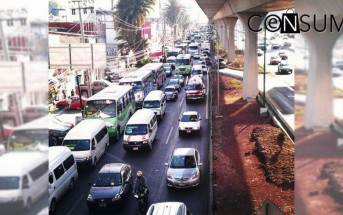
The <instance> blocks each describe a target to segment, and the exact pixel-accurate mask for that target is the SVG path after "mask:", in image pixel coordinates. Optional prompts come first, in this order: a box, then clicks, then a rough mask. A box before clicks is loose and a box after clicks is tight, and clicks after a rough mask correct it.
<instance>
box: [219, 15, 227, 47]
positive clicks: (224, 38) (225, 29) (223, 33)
mask: <svg viewBox="0 0 343 215" xmlns="http://www.w3.org/2000/svg"><path fill="white" fill-rule="evenodd" d="M220 21H221V26H222V27H221V28H222V44H223V50H228V36H227V26H226V23H225V20H224V19H220Z"/></svg>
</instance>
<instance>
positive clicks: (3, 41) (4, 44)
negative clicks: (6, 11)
mask: <svg viewBox="0 0 343 215" xmlns="http://www.w3.org/2000/svg"><path fill="white" fill-rule="evenodd" d="M2 21H3V19H1V18H0V37H1V38H0V39H1V44H2V47H3V50H4V60H5V61H9V60H10V57H9V53H8V44H7V40H6V38H5V33H4V30H3V28H2Z"/></svg>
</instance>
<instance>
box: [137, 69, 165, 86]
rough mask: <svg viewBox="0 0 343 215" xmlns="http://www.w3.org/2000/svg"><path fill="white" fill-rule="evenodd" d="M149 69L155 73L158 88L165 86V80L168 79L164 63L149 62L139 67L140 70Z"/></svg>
mask: <svg viewBox="0 0 343 215" xmlns="http://www.w3.org/2000/svg"><path fill="white" fill-rule="evenodd" d="M144 70H149V71H152V72H153V74H154V79H155V84H156V88H155V89H156V90H158V89H160V88H161V87H162V86H163V82H164V81H165V80H166V79H167V75H166V72H165V71H164V67H163V63H148V64H145V65H144V66H143V67H141V68H140V69H139V71H144Z"/></svg>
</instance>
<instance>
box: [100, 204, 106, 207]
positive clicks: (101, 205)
mask: <svg viewBox="0 0 343 215" xmlns="http://www.w3.org/2000/svg"><path fill="white" fill-rule="evenodd" d="M106 206H107V204H106V203H99V207H106Z"/></svg>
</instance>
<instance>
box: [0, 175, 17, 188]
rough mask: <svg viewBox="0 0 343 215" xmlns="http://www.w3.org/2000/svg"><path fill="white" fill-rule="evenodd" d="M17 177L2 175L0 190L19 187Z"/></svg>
mask: <svg viewBox="0 0 343 215" xmlns="http://www.w3.org/2000/svg"><path fill="white" fill-rule="evenodd" d="M19 180H20V179H19V177H17V176H3V177H0V190H15V189H18V188H19Z"/></svg>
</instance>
